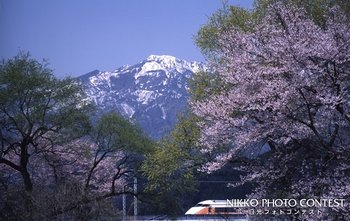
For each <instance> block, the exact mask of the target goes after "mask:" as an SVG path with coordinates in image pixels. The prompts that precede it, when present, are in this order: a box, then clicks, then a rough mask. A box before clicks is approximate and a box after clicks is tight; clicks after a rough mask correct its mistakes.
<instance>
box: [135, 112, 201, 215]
mask: <svg viewBox="0 0 350 221" xmlns="http://www.w3.org/2000/svg"><path fill="white" fill-rule="evenodd" d="M196 122H197V118H196V117H195V116H194V115H188V116H180V118H179V123H178V124H177V125H176V127H175V129H174V130H173V131H172V132H171V135H170V136H169V137H167V138H165V139H164V140H163V141H161V142H160V143H159V144H158V146H157V147H156V149H155V150H154V151H153V152H152V153H151V154H149V155H148V156H147V158H146V160H145V162H144V163H143V164H142V170H143V174H144V175H145V176H146V177H147V179H148V184H147V191H148V192H149V193H151V194H153V198H154V199H155V201H156V202H157V205H158V211H157V212H163V213H167V214H170V215H177V214H182V213H183V209H182V203H183V199H184V196H185V194H187V193H189V192H192V191H194V190H195V189H196V179H195V174H196V168H197V166H198V165H200V162H201V161H202V160H203V158H202V157H201V154H200V152H199V149H198V148H196V146H197V139H198V136H199V130H198V127H197V125H196ZM170 202H171V203H170Z"/></svg>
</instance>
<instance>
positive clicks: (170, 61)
mask: <svg viewBox="0 0 350 221" xmlns="http://www.w3.org/2000/svg"><path fill="white" fill-rule="evenodd" d="M204 68H205V67H204V65H203V64H202V63H200V62H188V61H185V60H181V59H178V58H175V57H173V56H168V55H150V56H149V57H148V58H147V59H146V60H144V61H142V62H140V63H138V64H136V65H125V66H123V67H120V68H118V69H117V70H115V71H112V72H108V71H93V72H90V73H88V74H86V75H83V76H81V77H79V79H80V81H81V82H82V83H83V85H84V87H85V88H86V92H87V94H88V95H89V96H90V98H91V99H92V100H93V101H94V102H95V103H96V104H97V107H98V109H99V110H100V111H101V112H107V111H111V110H117V111H119V112H120V113H121V114H123V115H124V116H125V117H127V118H130V119H133V120H135V121H136V122H137V123H138V124H139V125H140V126H141V127H142V128H143V129H144V131H145V132H146V133H148V134H149V135H150V136H151V137H153V138H155V139H159V138H161V137H162V136H163V135H164V134H166V133H168V132H170V130H171V129H172V128H173V126H174V125H175V123H176V118H177V114H178V113H179V112H180V111H181V110H183V109H184V107H185V105H186V102H187V98H188V92H187V89H188V88H187V79H188V78H189V77H190V76H191V75H192V74H193V73H194V72H198V71H200V70H203V69H204Z"/></svg>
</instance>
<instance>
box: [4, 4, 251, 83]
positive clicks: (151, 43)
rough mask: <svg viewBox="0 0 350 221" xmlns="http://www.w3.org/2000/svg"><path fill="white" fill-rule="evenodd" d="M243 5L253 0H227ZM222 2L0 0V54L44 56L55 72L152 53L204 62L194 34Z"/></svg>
mask: <svg viewBox="0 0 350 221" xmlns="http://www.w3.org/2000/svg"><path fill="white" fill-rule="evenodd" d="M228 2H229V4H234V5H238V6H241V7H245V8H247V7H248V8H250V7H251V6H252V2H253V0H230V1H228ZM221 7H222V1H221V0H99V1H98V0H30V1H29V0H0V33H1V34H0V58H4V59H7V58H10V57H13V56H15V55H16V54H17V53H18V51H20V50H23V51H29V52H30V54H31V55H32V57H34V58H36V59H39V60H42V59H44V58H45V59H48V60H49V63H50V67H51V68H52V69H54V71H55V74H56V75H57V76H60V77H61V76H68V75H70V76H79V75H82V74H85V73H88V72H90V71H93V70H95V69H99V70H105V71H112V70H115V69H117V68H118V67H120V66H122V65H124V64H135V63H137V62H139V61H141V60H143V59H145V58H146V57H147V56H148V55H150V54H157V55H162V54H167V55H173V56H176V57H178V58H182V59H186V60H199V61H203V59H204V58H203V56H202V55H201V53H200V51H199V49H198V48H197V47H196V46H195V45H194V41H193V36H194V35H195V34H196V32H197V31H198V29H199V28H200V27H201V26H202V25H204V24H205V23H206V22H207V21H208V17H209V16H210V15H211V14H212V13H213V12H215V11H216V10H217V9H219V8H221Z"/></svg>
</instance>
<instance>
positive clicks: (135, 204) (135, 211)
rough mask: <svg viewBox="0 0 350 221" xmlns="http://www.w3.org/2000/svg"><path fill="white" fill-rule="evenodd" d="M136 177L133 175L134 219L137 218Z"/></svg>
mask: <svg viewBox="0 0 350 221" xmlns="http://www.w3.org/2000/svg"><path fill="white" fill-rule="evenodd" d="M136 195H137V178H136V177H134V219H135V220H136V219H137V218H136V217H137V196H136Z"/></svg>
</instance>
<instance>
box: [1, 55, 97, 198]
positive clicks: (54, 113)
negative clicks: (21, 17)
mask: <svg viewBox="0 0 350 221" xmlns="http://www.w3.org/2000/svg"><path fill="white" fill-rule="evenodd" d="M89 110H91V108H90V105H89V103H88V102H87V100H85V97H84V93H83V90H82V88H81V87H80V86H79V85H78V84H77V83H76V82H75V81H74V80H73V79H70V78H65V79H62V80H60V79H57V78H55V77H54V75H53V73H52V70H51V69H49V68H48V67H47V64H46V63H44V64H41V63H39V62H37V61H36V60H34V59H32V58H30V57H29V55H28V54H23V53H20V54H19V55H17V56H16V57H15V58H14V59H9V60H7V61H3V62H2V64H1V66H0V127H1V131H0V138H1V147H0V148H1V149H0V164H2V165H5V166H6V167H9V168H11V169H13V170H14V171H16V172H17V173H19V174H20V175H21V178H22V181H23V184H24V189H25V190H26V191H27V192H31V191H32V190H33V180H32V178H31V171H30V169H29V167H30V163H31V158H32V157H33V156H35V155H38V154H42V153H43V152H45V151H47V150H48V146H47V145H50V146H52V145H54V144H57V143H58V142H63V141H64V140H67V138H69V137H79V136H81V135H82V134H85V133H86V132H87V130H88V129H89V127H90V125H89V119H88V116H87V113H88V111H89ZM63 138H64V139H63ZM43 142H45V143H46V144H47V145H42V143H43Z"/></svg>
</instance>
